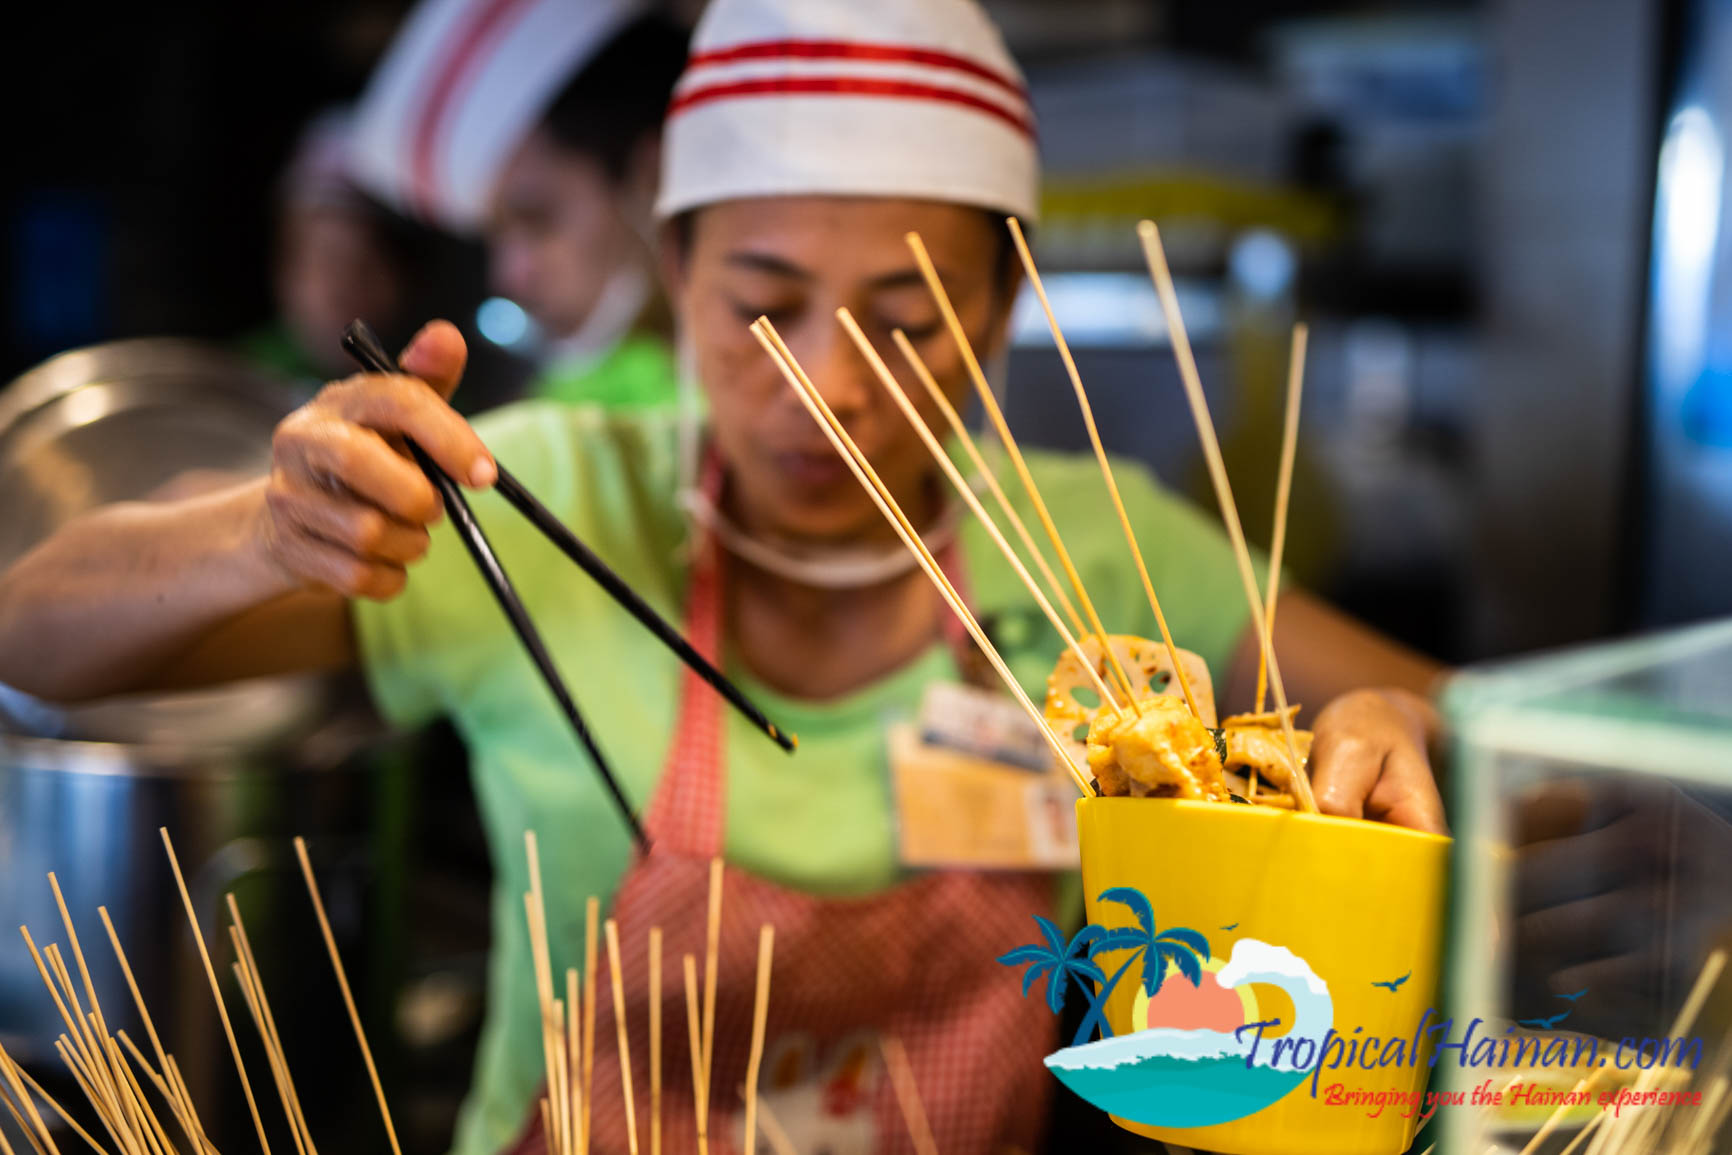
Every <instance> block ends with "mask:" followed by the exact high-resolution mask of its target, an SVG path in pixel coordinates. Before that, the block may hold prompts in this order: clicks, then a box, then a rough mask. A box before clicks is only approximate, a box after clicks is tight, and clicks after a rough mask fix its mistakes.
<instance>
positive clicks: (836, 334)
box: [789, 312, 873, 420]
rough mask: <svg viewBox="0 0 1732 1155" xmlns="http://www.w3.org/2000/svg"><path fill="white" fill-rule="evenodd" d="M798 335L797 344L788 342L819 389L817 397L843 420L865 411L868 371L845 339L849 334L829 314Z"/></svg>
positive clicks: (869, 396) (868, 394) (868, 393)
mask: <svg viewBox="0 0 1732 1155" xmlns="http://www.w3.org/2000/svg"><path fill="white" fill-rule="evenodd" d="M806 328H807V330H808V331H807V332H805V333H802V334H800V336H801V337H802V338H803V340H801V341H800V343H799V344H797V345H796V344H794V343H793V342H792V341H790V342H789V347H790V348H791V349H792V350H793V352H794V356H795V357H796V358H798V359H799V362H800V365H801V367H802V368H803V369H805V370H806V373H807V375H808V376H810V377H811V378H812V383H813V384H814V385H816V386H817V387H818V394H819V396H821V397H823V398H824V402H825V403H826V404H827V405H829V406H830V408H831V409H832V410H834V411H835V413H836V416H837V417H839V418H842V419H844V420H846V419H847V418H848V417H850V416H856V415H858V414H860V413H862V412H864V411H865V410H866V409H867V407H868V406H869V405H870V404H871V401H872V388H873V386H872V383H871V382H870V381H869V380H868V377H869V375H870V370H869V369H868V367H867V365H866V363H865V361H864V360H863V359H862V358H861V356H860V351H859V350H858V349H856V348H854V345H853V343H852V342H851V341H849V340H848V334H847V333H845V332H844V331H843V330H842V326H841V325H840V324H838V323H837V321H836V319H835V318H834V317H832V316H831V315H830V314H829V313H827V312H826V313H823V314H822V316H821V317H818V318H814V320H813V321H812V322H811V323H810V325H808V326H806Z"/></svg>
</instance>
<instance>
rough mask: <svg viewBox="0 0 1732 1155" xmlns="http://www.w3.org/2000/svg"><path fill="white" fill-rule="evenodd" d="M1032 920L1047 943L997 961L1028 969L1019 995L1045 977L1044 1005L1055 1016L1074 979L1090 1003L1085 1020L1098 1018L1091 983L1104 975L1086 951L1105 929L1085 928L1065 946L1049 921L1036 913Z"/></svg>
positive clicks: (1080, 1037) (1013, 953)
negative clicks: (1037, 925)
mask: <svg viewBox="0 0 1732 1155" xmlns="http://www.w3.org/2000/svg"><path fill="white" fill-rule="evenodd" d="M1034 921H1035V922H1036V923H1038V924H1039V926H1040V933H1041V937H1042V938H1044V939H1045V940H1046V941H1045V942H1043V943H1039V944H1036V945H1033V946H1019V947H1017V948H1016V949H1015V950H1013V951H1011V952H1009V953H1008V954H1003V955H1000V956H999V959H998V961H999V962H1001V963H1003V964H1004V965H1005V966H1012V967H1017V966H1026V967H1028V970H1027V971H1025V972H1024V973H1023V976H1022V993H1023V994H1024V995H1025V996H1026V995H1027V994H1028V992H1029V988H1030V987H1032V986H1034V984H1035V982H1036V980H1038V979H1040V978H1041V977H1042V976H1045V978H1046V1005H1047V1006H1048V1007H1049V1008H1050V1009H1051V1010H1052V1013H1053V1014H1055V1015H1056V1014H1058V1013H1059V1012H1061V1011H1063V1010H1064V997H1065V991H1066V990H1068V989H1069V987H1070V984H1071V982H1072V980H1074V981H1075V982H1076V984H1077V985H1078V986H1080V987H1081V988H1082V990H1083V996H1084V997H1085V998H1087V999H1088V1001H1089V1014H1088V1017H1089V1018H1099V1014H1098V1011H1099V1008H1098V1007H1097V1006H1096V1005H1095V994H1094V991H1095V985H1094V984H1098V983H1101V982H1104V981H1105V980H1106V975H1105V974H1103V973H1102V972H1101V968H1100V965H1099V964H1098V963H1096V962H1094V961H1093V960H1092V959H1091V958H1089V957H1088V953H1087V952H1088V951H1089V947H1090V945H1091V944H1092V943H1093V942H1094V941H1095V939H1097V938H1098V937H1099V936H1100V935H1102V934H1104V933H1106V932H1105V930H1104V929H1103V928H1102V927H1098V926H1093V925H1090V926H1085V927H1083V928H1082V929H1081V930H1079V931H1077V932H1076V937H1074V938H1072V939H1071V940H1070V941H1069V942H1068V943H1067V942H1066V941H1065V937H1064V932H1063V931H1061V930H1059V928H1058V927H1057V926H1056V925H1055V924H1054V923H1053V921H1052V920H1051V919H1048V918H1042V917H1041V916H1040V915H1038V914H1037V915H1035V916H1034ZM1077 1041H1078V1042H1081V1041H1083V1037H1082V1036H1080V1035H1079V1036H1078V1039H1077Z"/></svg>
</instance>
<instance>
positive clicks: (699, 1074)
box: [681, 955, 710, 1155]
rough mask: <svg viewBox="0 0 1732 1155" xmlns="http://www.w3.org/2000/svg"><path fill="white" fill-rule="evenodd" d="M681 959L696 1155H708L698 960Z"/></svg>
mask: <svg viewBox="0 0 1732 1155" xmlns="http://www.w3.org/2000/svg"><path fill="white" fill-rule="evenodd" d="M681 961H682V963H683V968H684V971H685V979H686V1033H687V1034H688V1035H689V1036H691V1039H690V1044H689V1045H690V1047H691V1050H692V1100H693V1102H694V1103H695V1104H696V1106H697V1112H696V1114H697V1121H698V1125H697V1131H698V1155H709V1150H710V1140H709V1133H708V1130H707V1128H706V1126H705V1123H704V1112H705V1110H706V1108H707V1107H708V1103H706V1102H705V1095H706V1088H705V1086H704V1040H703V1027H702V1025H701V1024H700V1023H699V1022H698V1017H699V1011H698V960H697V959H695V958H693V957H692V956H691V955H686V956H685V958H684V959H683V960H681Z"/></svg>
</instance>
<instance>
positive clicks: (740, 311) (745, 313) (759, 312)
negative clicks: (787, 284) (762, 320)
mask: <svg viewBox="0 0 1732 1155" xmlns="http://www.w3.org/2000/svg"><path fill="white" fill-rule="evenodd" d="M728 305H729V307H730V308H731V309H733V311H734V315H735V316H737V317H738V318H739V319H740V320H741V321H742V322H744V323H745V324H747V325H750V324H751V323H752V322H753V321H756V320H757V319H758V318H759V317H768V318H769V319H770V324H772V325H774V326H776V328H778V329H785V328H788V327H790V326H791V325H792V324H793V323H794V322H795V321H796V320H798V319H799V316H800V313H801V310H802V306H801V305H800V304H799V303H797V302H789V301H752V300H744V299H741V298H739V297H733V298H730V299H729V301H728Z"/></svg>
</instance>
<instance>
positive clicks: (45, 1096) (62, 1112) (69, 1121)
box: [0, 1032, 124, 1155]
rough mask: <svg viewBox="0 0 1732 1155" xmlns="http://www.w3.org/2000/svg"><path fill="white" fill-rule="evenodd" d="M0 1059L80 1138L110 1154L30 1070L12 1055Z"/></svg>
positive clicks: (106, 1154) (100, 1153) (94, 1148)
mask: <svg viewBox="0 0 1732 1155" xmlns="http://www.w3.org/2000/svg"><path fill="white" fill-rule="evenodd" d="M123 1033H124V1032H123ZM0 1061H3V1062H7V1063H11V1065H12V1067H13V1069H14V1070H16V1071H17V1072H18V1077H19V1078H20V1079H22V1080H24V1082H25V1084H26V1085H27V1086H29V1088H30V1090H31V1091H33V1092H35V1094H36V1097H37V1098H39V1099H41V1100H42V1101H43V1102H44V1103H47V1104H48V1108H49V1110H51V1111H53V1112H54V1113H55V1114H56V1115H58V1116H60V1121H61V1122H63V1123H65V1124H66V1125H67V1126H68V1127H70V1128H72V1131H73V1133H74V1134H75V1135H77V1136H78V1137H79V1138H80V1139H82V1140H84V1141H85V1142H86V1143H88V1144H89V1145H90V1147H91V1148H92V1149H93V1150H95V1151H97V1152H98V1153H99V1155H108V1153H107V1152H105V1151H103V1150H102V1144H100V1143H98V1142H97V1141H96V1140H95V1139H93V1138H91V1135H90V1132H88V1131H86V1130H85V1129H84V1128H83V1127H80V1126H79V1125H78V1120H76V1119H74V1118H73V1117H72V1116H71V1115H68V1114H67V1113H66V1108H64V1107H62V1106H61V1105H60V1104H59V1103H57V1102H55V1101H54V1096H53V1095H50V1094H49V1093H48V1092H47V1091H45V1090H43V1089H42V1084H40V1083H38V1082H37V1081H36V1080H35V1079H32V1078H31V1077H30V1072H29V1071H26V1070H25V1069H24V1068H23V1067H20V1066H18V1065H17V1064H16V1063H12V1062H11V1057H10V1056H7V1057H6V1058H5V1059H4V1060H0Z"/></svg>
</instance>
